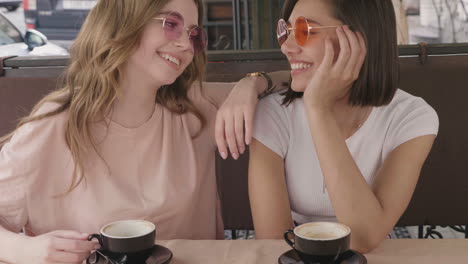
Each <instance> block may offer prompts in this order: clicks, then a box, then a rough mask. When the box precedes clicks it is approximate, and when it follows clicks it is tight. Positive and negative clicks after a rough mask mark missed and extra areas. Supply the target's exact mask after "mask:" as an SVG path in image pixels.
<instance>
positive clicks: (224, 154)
mask: <svg viewBox="0 0 468 264" xmlns="http://www.w3.org/2000/svg"><path fill="white" fill-rule="evenodd" d="M220 154H221V157H222V158H223V159H227V157H228V155H227V153H226V152H221V153H220Z"/></svg>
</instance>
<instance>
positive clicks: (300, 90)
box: [291, 81, 305, 93]
mask: <svg viewBox="0 0 468 264" xmlns="http://www.w3.org/2000/svg"><path fill="white" fill-rule="evenodd" d="M291 89H292V90H293V91H295V92H296V93H303V92H304V91H305V85H302V84H298V83H294V81H293V82H292V83H291Z"/></svg>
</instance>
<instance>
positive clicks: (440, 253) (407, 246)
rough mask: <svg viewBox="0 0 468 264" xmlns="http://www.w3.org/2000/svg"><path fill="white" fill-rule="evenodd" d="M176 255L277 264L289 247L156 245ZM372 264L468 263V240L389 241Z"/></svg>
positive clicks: (188, 263)
mask: <svg viewBox="0 0 468 264" xmlns="http://www.w3.org/2000/svg"><path fill="white" fill-rule="evenodd" d="M157 244H160V245H163V246H166V247H168V248H169V249H170V250H171V251H172V252H173V254H174V258H173V259H172V262H171V264H197V263H200V264H201V263H203V264H262V263H265V264H275V263H278V257H279V256H280V255H281V254H282V253H283V252H285V251H287V250H289V249H290V248H289V246H288V245H287V244H286V243H285V242H284V241H282V240H225V241H221V240H219V241H214V240H168V241H157ZM365 256H366V258H367V260H368V263H369V264H396V263H398V264H406V263H408V264H413V263H414V264H451V263H468V239H387V240H385V241H383V242H382V244H381V245H380V246H379V247H378V248H377V249H375V250H374V251H372V252H371V253H368V254H366V255H365Z"/></svg>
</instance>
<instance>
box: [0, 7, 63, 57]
mask: <svg viewBox="0 0 468 264" xmlns="http://www.w3.org/2000/svg"><path fill="white" fill-rule="evenodd" d="M13 55H16V56H27V55H31V56H52V55H68V51H67V50H66V49H64V48H62V47H59V46H57V45H55V44H53V43H50V42H48V40H47V38H46V36H44V35H43V34H42V33H40V32H39V31H37V30H34V29H28V30H27V31H26V34H24V36H23V34H21V32H20V31H19V30H18V28H17V27H15V26H14V25H13V24H12V23H11V22H10V21H9V20H8V19H7V18H6V17H5V16H4V15H3V14H2V13H0V57H4V56H13Z"/></svg>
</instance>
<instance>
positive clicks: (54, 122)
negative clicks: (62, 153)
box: [11, 102, 68, 144]
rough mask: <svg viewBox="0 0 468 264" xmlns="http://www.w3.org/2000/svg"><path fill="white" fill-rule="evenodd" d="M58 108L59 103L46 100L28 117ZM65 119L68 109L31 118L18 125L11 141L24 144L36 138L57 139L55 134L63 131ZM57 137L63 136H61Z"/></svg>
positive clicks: (41, 139)
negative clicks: (35, 118) (46, 115)
mask: <svg viewBox="0 0 468 264" xmlns="http://www.w3.org/2000/svg"><path fill="white" fill-rule="evenodd" d="M58 108H60V104H58V103H53V102H47V103H44V104H43V105H41V106H40V107H39V108H38V109H37V110H36V111H34V112H33V113H32V114H31V115H30V117H33V118H34V117H40V116H42V115H45V114H48V113H51V112H53V111H55V110H57V109H58ZM67 120H68V111H63V112H61V113H58V114H55V115H51V116H48V117H43V118H40V119H37V120H32V121H30V122H27V123H25V124H23V125H22V126H20V127H19V128H18V129H17V130H16V131H15V133H14V134H13V137H12V139H11V141H13V142H15V143H21V142H22V143H24V144H28V143H29V142H30V143H33V142H34V141H37V140H40V141H53V140H57V139H58V138H57V136H59V134H62V133H65V128H66V122H67ZM59 138H63V136H61V137H59ZM36 139H37V140H36ZM36 143H37V142H36Z"/></svg>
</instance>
